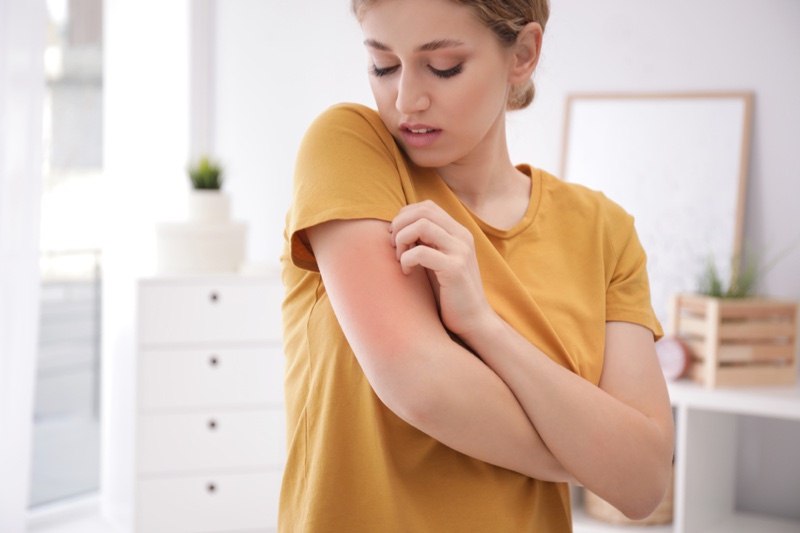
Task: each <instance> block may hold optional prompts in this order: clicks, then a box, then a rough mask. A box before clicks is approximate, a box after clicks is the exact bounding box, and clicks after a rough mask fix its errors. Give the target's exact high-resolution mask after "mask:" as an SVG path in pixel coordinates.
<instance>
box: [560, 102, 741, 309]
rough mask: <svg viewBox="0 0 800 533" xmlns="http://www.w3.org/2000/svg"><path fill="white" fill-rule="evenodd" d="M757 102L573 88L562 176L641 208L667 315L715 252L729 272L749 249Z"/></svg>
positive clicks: (656, 301)
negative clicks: (745, 246)
mask: <svg viewBox="0 0 800 533" xmlns="http://www.w3.org/2000/svg"><path fill="white" fill-rule="evenodd" d="M752 106H753V96H752V94H750V93H743V92H733V93H716V92H715V93H630V94H627V93H598V94H591V93H590V94H572V95H569V96H568V97H567V102H566V113H565V123H564V132H563V135H564V137H563V145H562V146H563V150H562V160H561V171H560V175H561V177H562V178H563V179H564V180H565V181H572V182H576V183H581V184H583V185H586V186H588V187H589V188H592V189H598V190H600V191H603V192H604V193H605V194H606V195H607V196H609V197H610V198H611V199H612V200H614V201H616V202H617V203H619V204H620V205H622V207H623V208H624V209H625V210H626V211H628V212H629V213H631V214H632V215H633V216H634V218H635V219H636V228H637V232H638V233H639V237H640V240H641V241H642V244H643V246H644V248H645V251H646V252H647V254H648V274H649V276H650V283H651V290H652V293H653V294H652V298H653V306H654V309H655V311H656V314H657V315H658V317H659V319H661V320H662V322H663V321H664V320H665V319H666V315H667V311H668V308H669V297H670V295H671V294H673V293H676V292H691V291H693V290H695V289H696V284H697V277H698V275H699V274H700V272H701V269H702V267H703V265H704V263H705V261H707V260H708V258H709V257H713V258H714V260H715V262H716V264H717V266H718V268H719V270H720V273H721V275H722V276H723V279H724V278H725V277H727V274H728V271H729V267H730V262H731V260H732V258H733V257H735V256H738V255H739V254H740V253H741V250H742V241H743V228H744V212H745V203H746V190H747V169H748V164H749V146H750V129H751V121H752Z"/></svg>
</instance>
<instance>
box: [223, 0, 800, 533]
mask: <svg viewBox="0 0 800 533" xmlns="http://www.w3.org/2000/svg"><path fill="white" fill-rule="evenodd" d="M348 4H349V2H348V0H335V1H333V0H304V1H297V0H272V1H269V2H264V1H263V0H239V1H237V2H218V3H217V14H218V17H217V23H216V28H215V29H216V39H217V54H216V56H215V64H216V73H217V76H216V85H215V88H214V91H215V95H216V98H215V110H216V111H215V116H214V122H215V124H216V130H215V134H214V141H213V144H214V147H215V150H216V152H217V153H218V155H219V156H220V157H222V158H223V159H224V160H226V161H227V163H228V166H229V170H230V182H229V187H230V188H229V190H230V191H231V193H232V195H233V203H234V207H233V209H234V214H235V216H236V217H237V218H243V219H246V220H248V221H249V222H250V224H251V236H250V243H249V245H250V259H251V260H254V261H267V262H275V261H276V260H277V257H278V255H279V254H280V251H281V244H282V236H281V234H282V230H283V217H284V214H285V211H286V208H287V206H288V202H289V194H290V183H291V177H292V167H293V163H294V156H295V151H296V148H297V144H298V141H299V139H300V137H301V136H302V133H303V131H304V130H305V128H306V126H307V125H308V124H309V122H310V121H311V120H312V119H313V117H314V116H316V115H317V114H318V113H319V112H320V111H321V110H323V109H324V108H326V107H327V106H329V105H331V104H334V103H336V102H339V101H343V100H348V101H356V102H361V103H366V104H369V103H370V102H371V101H372V99H371V96H370V94H369V90H368V85H367V78H366V68H365V61H366V60H365V55H364V52H363V49H362V46H361V44H360V41H361V37H360V33H359V31H358V28H357V25H356V24H355V23H354V21H353V19H352V17H351V16H350V14H349V8H348ZM798 24H800V2H797V1H796V0H674V1H672V2H663V1H662V2H655V1H641V0H608V1H605V2H595V1H592V0H554V1H553V2H552V15H551V20H550V24H549V26H548V29H547V32H546V34H545V42H544V46H543V53H544V55H543V59H542V62H541V63H540V66H539V68H538V71H537V75H536V81H537V87H538V89H537V90H538V95H537V100H536V101H535V102H534V105H533V106H532V107H531V108H530V109H528V110H525V111H522V112H519V113H517V114H515V115H512V118H511V119H510V126H509V128H510V134H509V138H510V142H511V151H512V156H513V159H514V160H515V161H516V162H523V161H524V162H530V163H532V164H534V165H536V166H540V167H542V168H544V169H546V170H550V171H552V172H557V171H558V170H559V169H558V165H559V162H560V156H561V139H562V129H563V116H564V105H565V98H566V95H567V94H568V93H570V92H599V91H624V92H634V91H752V92H753V93H755V117H754V118H755V120H754V124H753V143H752V147H751V165H750V176H749V187H748V199H747V216H746V227H745V240H746V242H747V243H748V245H749V246H752V247H754V248H755V249H756V250H761V251H763V252H764V254H765V255H766V256H772V255H775V254H777V253H778V252H780V251H781V250H783V249H785V248H786V247H788V246H790V245H792V244H793V243H798V242H799V241H800V209H797V207H796V205H797V201H798V198H800V176H798V174H799V172H798V170H797V169H800V145H798V139H799V138H800V136H799V134H798V131H797V125H798V124H800V97H799V95H800V31H797V27H798ZM798 273H800V246H796V248H795V249H794V251H793V252H792V253H791V254H790V255H789V256H787V257H786V258H785V259H783V260H782V261H781V262H780V263H778V265H777V266H776V267H775V268H774V269H773V270H771V271H770V272H769V273H768V274H767V275H766V277H765V279H764V282H763V285H762V288H763V290H764V292H765V293H766V294H768V295H770V296H773V297H781V298H789V299H794V300H800V274H798ZM762 426H763V425H762ZM750 430H753V431H755V432H760V433H761V434H762V435H769V436H770V438H774V439H775V440H777V441H781V442H788V443H793V442H797V436H796V434H797V432H796V431H795V432H794V433H790V432H787V431H785V428H781V427H780V426H778V427H772V426H768V427H756V426H755V425H754V422H752V421H748V420H743V421H742V424H741V425H740V431H741V433H742V436H743V438H744V444H743V446H742V449H743V450H754V449H759V446H760V445H759V444H758V443H757V442H755V441H753V440H752V439H753V438H755V437H749V436H748V433H749V432H750ZM765 432H766V433H765ZM748 439H750V440H748ZM780 457H783V458H784V459H785V457H786V454H781V455H780ZM766 459H767V463H769V457H767V458H766ZM741 462H742V463H743V464H742V465H740V468H739V471H740V472H748V475H749V476H750V477H751V478H752V477H753V476H755V478H754V483H753V484H752V486H757V487H761V488H763V489H764V490H763V491H762V492H761V495H760V496H753V495H752V494H751V492H752V491H749V492H748V491H745V490H740V491H739V497H740V500H742V501H741V502H740V504H741V505H742V506H743V507H745V508H747V507H754V508H763V507H764V506H765V505H766V504H765V503H764V502H769V501H772V502H779V503H778V506H779V507H778V511H777V512H778V513H780V512H783V513H785V514H786V513H788V514H790V515H792V516H795V517H800V515H798V514H797V513H800V511H798V510H794V511H793V510H792V509H793V508H796V502H797V501H798V499H800V481H793V480H800V473H797V468H795V469H794V470H792V469H791V468H789V470H788V471H787V470H784V471H785V472H789V474H788V475H787V477H786V479H787V481H785V482H784V483H783V485H782V487H783V489H784V490H783V492H782V493H775V491H774V490H773V491H771V489H770V486H769V483H768V482H767V481H766V479H768V478H764V479H759V478H758V476H759V472H764V471H769V470H772V471H775V470H779V469H780V468H781V465H777V464H773V465H772V466H771V467H770V468H761V469H758V468H753V467H752V458H749V456H744V455H743V456H742V459H741ZM773 463H775V461H773ZM762 466H764V465H762ZM787 489H788V490H787ZM781 509H782V510H783V511H781ZM787 509H788V511H787ZM772 511H773V512H776V511H774V510H772Z"/></svg>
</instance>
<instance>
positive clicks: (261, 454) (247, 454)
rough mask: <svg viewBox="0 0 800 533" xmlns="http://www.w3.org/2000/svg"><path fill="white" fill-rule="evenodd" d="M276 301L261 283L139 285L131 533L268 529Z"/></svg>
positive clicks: (274, 440) (217, 278) (273, 512)
mask: <svg viewBox="0 0 800 533" xmlns="http://www.w3.org/2000/svg"><path fill="white" fill-rule="evenodd" d="M282 294H283V289H282V287H281V285H280V282H279V280H278V279H277V278H266V277H264V278H261V277H242V276H234V275H214V276H202V277H187V278H153V279H147V280H141V281H140V282H139V287H138V351H137V364H136V367H137V370H136V382H137V384H136V394H137V399H136V417H135V418H136V424H135V426H136V431H135V433H136V446H135V452H134V456H135V458H134V462H135V466H134V470H135V473H134V483H135V489H134V495H133V496H134V507H135V509H134V513H133V515H134V516H133V519H134V530H135V532H136V533H200V532H204V533H211V532H234V531H248V532H271V531H274V530H275V528H276V526H277V510H278V495H279V491H280V481H281V476H282V473H283V466H284V463H285V445H286V444H285V418H284V410H283V386H282V383H283V361H284V357H283V353H282V344H281V333H280V301H281V298H282Z"/></svg>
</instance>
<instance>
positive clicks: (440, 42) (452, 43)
mask: <svg viewBox="0 0 800 533" xmlns="http://www.w3.org/2000/svg"><path fill="white" fill-rule="evenodd" d="M364 45H366V46H369V47H370V48H375V49H376V50H383V51H384V52H391V51H392V49H391V48H389V47H388V46H387V45H385V44H383V43H382V42H380V41H376V40H375V39H367V40H365V41H364ZM459 46H464V42H463V41H459V40H458V39H437V40H435V41H431V42H428V43H425V44H423V45H420V46H418V47H417V48H416V51H417V52H433V51H434V50H439V49H441V48H457V47H459Z"/></svg>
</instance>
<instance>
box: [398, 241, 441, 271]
mask: <svg viewBox="0 0 800 533" xmlns="http://www.w3.org/2000/svg"><path fill="white" fill-rule="evenodd" d="M447 262H448V258H447V255H446V254H444V253H442V252H441V251H439V250H436V249H434V248H431V247H430V246H424V245H420V246H415V247H413V248H411V249H409V250H408V251H406V252H405V253H403V255H401V256H400V267H401V268H402V270H403V273H404V274H410V273H411V271H412V270H414V267H417V266H421V267H423V268H427V269H428V270H430V271H433V272H439V271H442V270H444V269H445V268H446V267H447Z"/></svg>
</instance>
